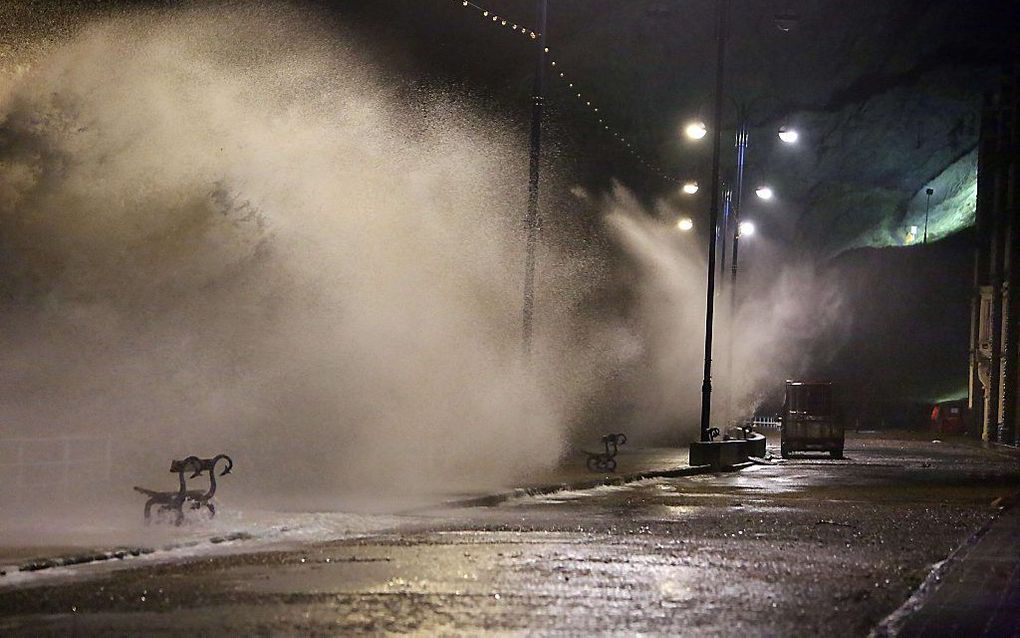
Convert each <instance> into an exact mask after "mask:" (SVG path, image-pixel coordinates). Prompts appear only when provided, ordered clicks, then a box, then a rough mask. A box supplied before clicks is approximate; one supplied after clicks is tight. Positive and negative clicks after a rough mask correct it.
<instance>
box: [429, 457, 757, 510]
mask: <svg viewBox="0 0 1020 638" xmlns="http://www.w3.org/2000/svg"><path fill="white" fill-rule="evenodd" d="M754 464H755V463H754V462H751V461H748V462H746V463H738V464H736V465H730V466H726V467H722V468H715V467H713V466H711V465H692V466H689V467H679V468H674V469H671V470H647V471H644V472H633V473H631V474H621V475H620V476H605V477H603V478H598V479H588V480H585V481H575V482H573V483H553V484H550V485H538V486H535V487H526V488H517V489H515V490H510V491H507V492H498V493H496V494H487V495H485V496H476V497H472V498H466V499H458V500H454V501H447V502H445V503H442V504H441V505H439V506H438V507H447V508H467V507H494V506H496V505H500V504H502V503H505V502H507V501H510V500H513V499H516V498H522V497H525V496H547V495H549V494H555V493H557V492H566V491H581V490H591V489H595V488H596V487H607V486H616V485H625V484H627V483H633V482H635V481H644V480H648V479H653V478H677V477H681V476H696V475H698V474H713V473H715V472H735V471H737V470H742V469H744V468H746V467H750V466H751V465H754ZM429 509H435V508H434V507H430V508H429Z"/></svg>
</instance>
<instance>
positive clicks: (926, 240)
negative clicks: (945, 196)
mask: <svg viewBox="0 0 1020 638" xmlns="http://www.w3.org/2000/svg"><path fill="white" fill-rule="evenodd" d="M934 192H935V189H934V188H926V189H925V190H924V193H925V195H927V196H928V201H927V203H925V205H924V242H923V243H925V244H927V243H928V209H929V208H931V196H932V194H933V193H934Z"/></svg>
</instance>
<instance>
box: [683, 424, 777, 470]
mask: <svg viewBox="0 0 1020 638" xmlns="http://www.w3.org/2000/svg"><path fill="white" fill-rule="evenodd" d="M763 456H765V437H764V436H762V435H761V434H758V433H757V432H752V433H751V434H748V435H747V438H746V439H743V438H739V439H730V440H728V441H694V442H692V443H691V450H690V457H689V460H688V461H687V462H688V464H689V465H692V466H694V465H711V466H712V467H717V468H722V467H731V466H733V465H739V464H741V463H747V459H748V458H749V457H756V458H761V457H763Z"/></svg>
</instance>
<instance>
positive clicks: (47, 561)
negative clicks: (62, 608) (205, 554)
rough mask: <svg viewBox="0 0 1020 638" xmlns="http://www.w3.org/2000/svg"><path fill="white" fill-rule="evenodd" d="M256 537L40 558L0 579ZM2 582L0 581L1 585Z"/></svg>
mask: <svg viewBox="0 0 1020 638" xmlns="http://www.w3.org/2000/svg"><path fill="white" fill-rule="evenodd" d="M255 538H256V536H254V535H252V534H249V533H247V532H233V533H231V534H224V535H221V536H213V537H212V538H206V539H203V540H196V541H189V542H186V543H172V544H170V545H164V546H163V547H159V548H154V547H121V548H118V549H114V550H110V551H106V552H90V553H85V554H69V555H66V556H56V557H53V558H40V559H36V560H31V561H28V562H27V563H22V564H21V565H18V566H16V567H15V568H14V569H8V570H0V578H2V577H4V576H7V575H8V574H14V573H21V572H38V571H42V570H45V569H52V568H54V567H71V566H74V565H88V564H92V563H102V562H105V561H110V560H123V559H125V558H129V557H134V556H147V555H149V554H155V553H156V552H170V551H173V550H175V549H185V548H188V547H196V546H198V545H202V544H203V543H211V544H213V545H218V544H220V543H225V542H227V541H248V540H254V539H255ZM2 582H3V581H0V583H2Z"/></svg>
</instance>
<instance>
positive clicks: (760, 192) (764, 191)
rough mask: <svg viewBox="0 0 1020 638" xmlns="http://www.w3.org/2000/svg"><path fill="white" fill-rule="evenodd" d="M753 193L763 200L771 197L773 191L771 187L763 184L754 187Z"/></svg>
mask: <svg viewBox="0 0 1020 638" xmlns="http://www.w3.org/2000/svg"><path fill="white" fill-rule="evenodd" d="M754 194H755V195H757V196H758V198H759V199H764V200H765V201H768V200H770V199H772V197H773V195H775V193H773V192H772V189H771V188H770V187H768V186H766V185H764V184H762V185H761V186H759V187H758V188H756V189H754Z"/></svg>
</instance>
